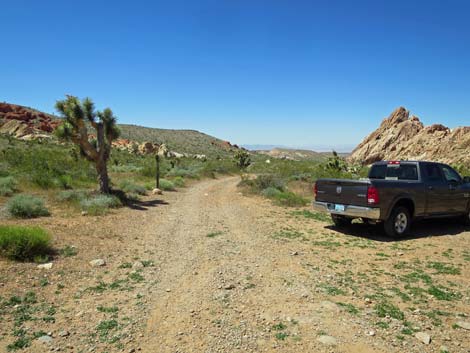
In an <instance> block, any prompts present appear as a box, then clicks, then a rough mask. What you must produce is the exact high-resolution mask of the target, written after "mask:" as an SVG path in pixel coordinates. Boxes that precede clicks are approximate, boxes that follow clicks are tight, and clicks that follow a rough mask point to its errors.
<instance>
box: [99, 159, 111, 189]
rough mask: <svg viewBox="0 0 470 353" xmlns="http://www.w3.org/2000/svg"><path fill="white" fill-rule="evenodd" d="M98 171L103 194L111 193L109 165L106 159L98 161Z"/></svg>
mask: <svg viewBox="0 0 470 353" xmlns="http://www.w3.org/2000/svg"><path fill="white" fill-rule="evenodd" d="M96 171H97V172H98V184H99V186H100V192H101V193H102V194H109V177H108V167H107V165H106V162H105V161H100V162H98V163H96Z"/></svg>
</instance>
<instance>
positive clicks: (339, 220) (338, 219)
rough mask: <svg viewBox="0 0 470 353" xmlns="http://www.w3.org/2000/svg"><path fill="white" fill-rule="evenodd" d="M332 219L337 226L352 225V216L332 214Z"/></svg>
mask: <svg viewBox="0 0 470 353" xmlns="http://www.w3.org/2000/svg"><path fill="white" fill-rule="evenodd" d="M331 220H332V221H333V223H334V225H335V226H336V227H347V226H349V225H351V221H352V219H351V218H348V217H345V216H340V215H337V214H332V215H331Z"/></svg>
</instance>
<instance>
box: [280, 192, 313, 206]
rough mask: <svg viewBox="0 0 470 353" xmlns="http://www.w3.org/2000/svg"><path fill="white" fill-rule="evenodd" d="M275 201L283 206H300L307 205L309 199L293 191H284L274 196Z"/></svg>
mask: <svg viewBox="0 0 470 353" xmlns="http://www.w3.org/2000/svg"><path fill="white" fill-rule="evenodd" d="M273 199H274V200H275V202H276V203H277V204H279V205H282V206H289V207H298V206H305V205H306V203H307V200H306V199H304V198H303V197H302V196H300V195H297V194H296V193H293V192H291V191H283V192H280V193H279V194H277V195H275V196H274V197H273Z"/></svg>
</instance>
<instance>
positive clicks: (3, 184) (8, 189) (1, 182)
mask: <svg viewBox="0 0 470 353" xmlns="http://www.w3.org/2000/svg"><path fill="white" fill-rule="evenodd" d="M16 186H17V182H16V180H15V178H13V177H11V176H7V177H3V178H0V196H11V195H13V194H14V192H15V191H16Z"/></svg>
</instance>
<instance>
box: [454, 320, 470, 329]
mask: <svg viewBox="0 0 470 353" xmlns="http://www.w3.org/2000/svg"><path fill="white" fill-rule="evenodd" d="M456 325H457V326H458V327H460V328H463V329H465V330H470V322H465V321H459V322H457V323H456Z"/></svg>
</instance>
